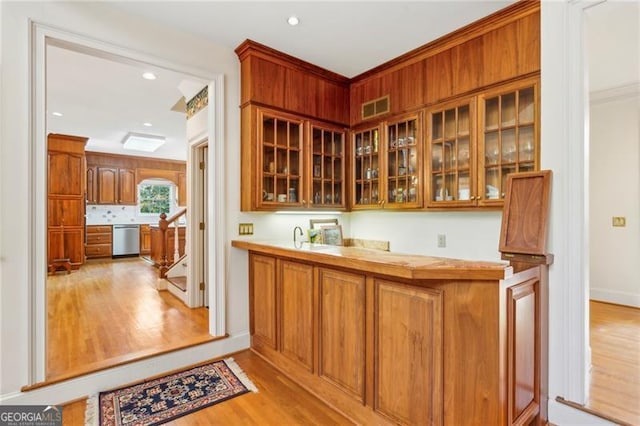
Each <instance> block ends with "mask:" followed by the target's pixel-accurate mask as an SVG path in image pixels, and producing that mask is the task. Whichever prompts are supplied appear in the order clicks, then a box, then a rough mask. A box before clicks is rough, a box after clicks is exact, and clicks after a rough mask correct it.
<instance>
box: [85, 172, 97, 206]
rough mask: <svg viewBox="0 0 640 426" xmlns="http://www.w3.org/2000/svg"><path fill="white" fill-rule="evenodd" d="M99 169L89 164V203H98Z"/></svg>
mask: <svg viewBox="0 0 640 426" xmlns="http://www.w3.org/2000/svg"><path fill="white" fill-rule="evenodd" d="M97 173H98V170H97V168H96V167H91V166H88V165H87V180H86V182H87V204H97V203H98V176H97Z"/></svg>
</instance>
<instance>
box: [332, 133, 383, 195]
mask: <svg viewBox="0 0 640 426" xmlns="http://www.w3.org/2000/svg"><path fill="white" fill-rule="evenodd" d="M354 143H355V167H354V168H355V188H354V190H355V193H354V201H355V203H356V204H359V205H366V204H374V203H377V202H378V197H379V191H378V175H379V173H380V165H379V158H378V155H379V154H378V148H379V147H378V144H379V135H378V129H372V130H366V131H363V132H359V133H356V134H355V137H354ZM326 199H327V197H326V194H325V195H324V200H325V201H326ZM334 199H335V196H334Z"/></svg>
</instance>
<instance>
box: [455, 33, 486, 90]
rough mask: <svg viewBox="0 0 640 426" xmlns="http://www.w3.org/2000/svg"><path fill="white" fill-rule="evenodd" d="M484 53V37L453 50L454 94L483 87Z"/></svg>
mask: <svg viewBox="0 0 640 426" xmlns="http://www.w3.org/2000/svg"><path fill="white" fill-rule="evenodd" d="M482 52H483V48H482V37H476V38H474V39H471V40H469V41H467V42H465V43H462V44H460V45H458V46H455V47H453V48H452V49H451V63H452V68H453V93H454V94H456V95H457V94H461V93H465V92H469V91H472V90H475V89H477V88H478V87H482V84H483V83H484V82H483V78H482V73H481V72H480V70H482V64H483V56H482Z"/></svg>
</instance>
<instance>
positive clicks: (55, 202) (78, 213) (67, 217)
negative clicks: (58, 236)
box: [47, 198, 85, 226]
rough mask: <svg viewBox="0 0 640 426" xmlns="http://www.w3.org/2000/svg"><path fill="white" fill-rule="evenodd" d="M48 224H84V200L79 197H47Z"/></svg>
mask: <svg viewBox="0 0 640 426" xmlns="http://www.w3.org/2000/svg"><path fill="white" fill-rule="evenodd" d="M47 204H48V209H47V210H48V212H47V222H48V226H60V225H64V226H84V212H85V209H84V200H82V199H81V198H71V199H69V198H67V199H64V198H61V199H58V198H49V200H48V203H47Z"/></svg>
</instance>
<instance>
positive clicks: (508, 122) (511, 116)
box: [500, 93, 516, 127]
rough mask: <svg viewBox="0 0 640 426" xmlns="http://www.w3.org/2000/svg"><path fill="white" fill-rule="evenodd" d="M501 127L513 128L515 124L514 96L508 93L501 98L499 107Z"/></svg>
mask: <svg viewBox="0 0 640 426" xmlns="http://www.w3.org/2000/svg"><path fill="white" fill-rule="evenodd" d="M501 109H502V113H501V120H500V121H501V125H502V127H508V126H514V125H515V124H516V94H515V93H508V94H506V95H503V96H502V105H501Z"/></svg>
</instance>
